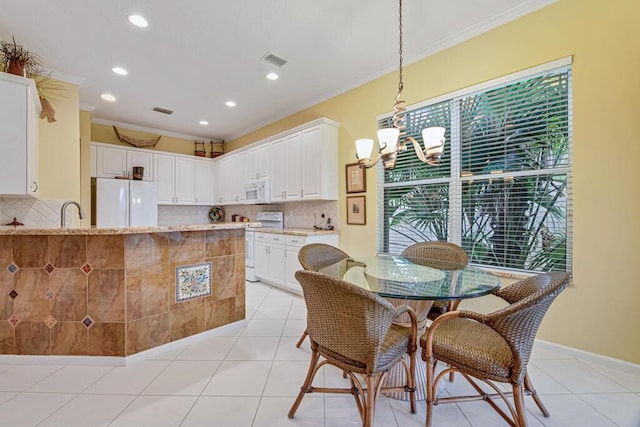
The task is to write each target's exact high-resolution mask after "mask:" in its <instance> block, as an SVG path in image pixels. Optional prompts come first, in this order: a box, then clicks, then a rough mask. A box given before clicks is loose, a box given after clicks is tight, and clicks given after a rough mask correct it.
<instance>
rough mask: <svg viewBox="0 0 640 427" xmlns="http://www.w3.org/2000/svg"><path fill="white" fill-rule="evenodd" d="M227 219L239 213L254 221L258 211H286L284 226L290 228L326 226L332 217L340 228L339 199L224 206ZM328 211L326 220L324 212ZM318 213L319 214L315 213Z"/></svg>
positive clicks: (332, 223) (332, 222)
mask: <svg viewBox="0 0 640 427" xmlns="http://www.w3.org/2000/svg"><path fill="white" fill-rule="evenodd" d="M224 210H225V218H224V220H225V221H231V215H233V214H238V215H242V216H244V217H248V218H249V219H250V220H252V221H254V220H255V219H256V215H257V214H258V212H265V211H269V212H272V211H282V212H284V226H285V227H288V228H313V226H314V225H317V226H319V227H324V225H325V223H324V222H323V221H324V220H326V219H327V218H331V225H333V226H334V227H335V228H336V229H339V228H340V212H339V207H338V202H337V201H327V200H318V201H313V202H292V203H285V204H282V205H234V206H224ZM323 211H325V212H326V217H327V218H325V219H324V220H323V218H321V216H320V215H321V214H322V212H323ZM316 213H317V216H316V215H315V214H316Z"/></svg>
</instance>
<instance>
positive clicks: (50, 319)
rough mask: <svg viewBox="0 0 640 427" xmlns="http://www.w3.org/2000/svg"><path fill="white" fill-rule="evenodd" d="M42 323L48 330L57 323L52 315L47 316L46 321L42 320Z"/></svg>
mask: <svg viewBox="0 0 640 427" xmlns="http://www.w3.org/2000/svg"><path fill="white" fill-rule="evenodd" d="M44 323H46V324H47V326H48V327H49V329H51V328H53V325H55V324H56V323H58V321H57V320H56V319H55V318H54V317H53V316H52V315H49V316H47V318H46V319H44Z"/></svg>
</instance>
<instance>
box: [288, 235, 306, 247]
mask: <svg viewBox="0 0 640 427" xmlns="http://www.w3.org/2000/svg"><path fill="white" fill-rule="evenodd" d="M305 241H306V239H305V238H304V237H300V236H287V246H304V244H305Z"/></svg>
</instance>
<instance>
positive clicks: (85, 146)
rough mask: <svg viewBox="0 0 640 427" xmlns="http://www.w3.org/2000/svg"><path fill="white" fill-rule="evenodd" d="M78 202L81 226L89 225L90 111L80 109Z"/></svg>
mask: <svg viewBox="0 0 640 427" xmlns="http://www.w3.org/2000/svg"><path fill="white" fill-rule="evenodd" d="M80 204H81V205H82V207H83V208H84V213H85V218H84V219H83V220H82V225H83V226H89V225H91V112H89V111H84V110H80Z"/></svg>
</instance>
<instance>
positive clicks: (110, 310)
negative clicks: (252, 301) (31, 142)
mask: <svg viewBox="0 0 640 427" xmlns="http://www.w3.org/2000/svg"><path fill="white" fill-rule="evenodd" d="M258 225H259V223H219V224H207V225H188V226H166V227H163V226H160V227H139V228H95V227H92V228H65V229H62V228H55V229H54V228H51V229H47V228H25V227H13V226H7V227H0V354H13V355H83V356H120V357H124V356H130V355H133V354H135V353H138V352H141V351H144V350H148V349H151V348H154V347H157V346H160V345H163V344H167V343H169V342H172V341H176V340H178V339H181V338H185V337H188V336H191V335H195V334H198V333H201V332H204V331H207V330H210V329H214V328H217V327H220V326H223V325H226V324H229V323H233V322H236V321H239V320H242V319H244V318H245V280H244V279H245V276H244V272H245V268H244V259H245V258H244V257H245V239H244V234H245V228H246V227H247V226H258Z"/></svg>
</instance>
